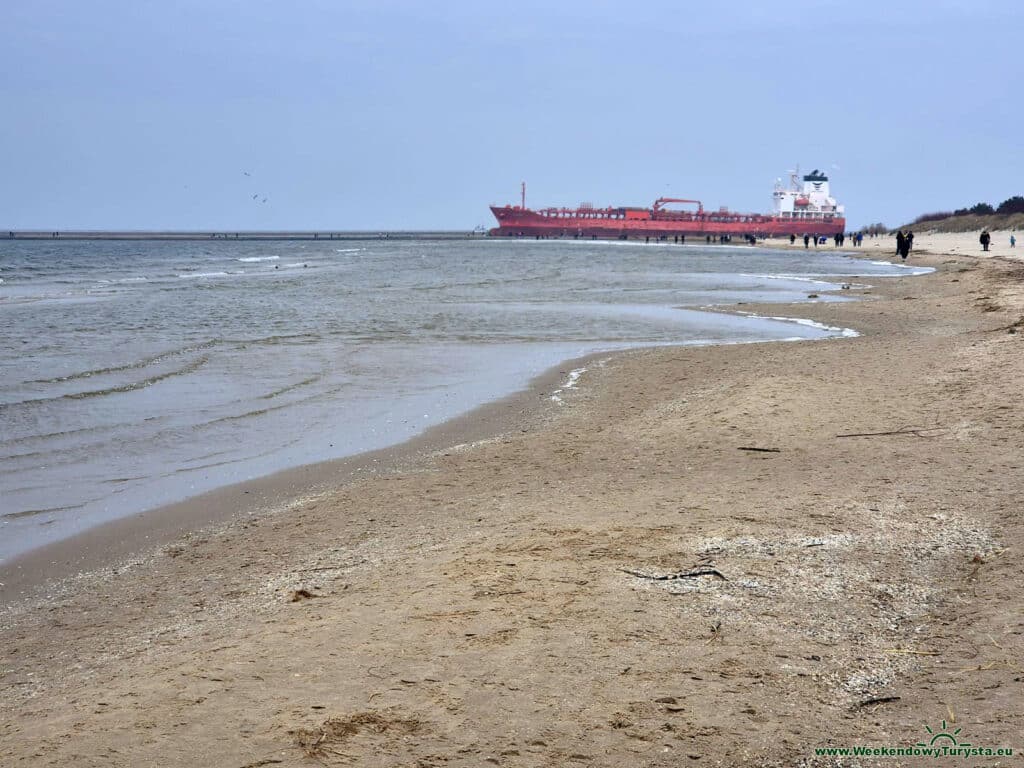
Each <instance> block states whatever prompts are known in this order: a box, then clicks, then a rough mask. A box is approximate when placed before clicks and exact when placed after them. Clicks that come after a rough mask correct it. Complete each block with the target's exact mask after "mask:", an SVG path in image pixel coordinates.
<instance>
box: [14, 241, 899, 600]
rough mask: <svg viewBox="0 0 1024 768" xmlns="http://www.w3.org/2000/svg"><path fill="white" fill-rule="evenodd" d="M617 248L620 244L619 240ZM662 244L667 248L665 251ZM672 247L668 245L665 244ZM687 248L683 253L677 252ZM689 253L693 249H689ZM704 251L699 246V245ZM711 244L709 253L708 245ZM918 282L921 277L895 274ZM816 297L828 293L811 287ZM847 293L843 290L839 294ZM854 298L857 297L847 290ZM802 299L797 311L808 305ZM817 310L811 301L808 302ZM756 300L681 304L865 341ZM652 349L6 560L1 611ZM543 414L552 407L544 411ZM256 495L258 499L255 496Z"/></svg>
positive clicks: (427, 448)
mask: <svg viewBox="0 0 1024 768" xmlns="http://www.w3.org/2000/svg"><path fill="white" fill-rule="evenodd" d="M612 242H613V243H614V241H612ZM655 245H659V244H655ZM660 245H662V246H664V245H665V244H660ZM677 247H682V246H677ZM687 247H689V246H687ZM694 247H696V246H694ZM700 247H703V246H700ZM721 247H722V248H734V249H737V250H742V249H743V248H746V247H748V246H732V245H723V246H721ZM837 253H840V254H841V255H845V256H850V257H856V256H858V254H857V253H855V252H851V251H837ZM893 276H895V277H914V276H917V275H913V274H908V275H893ZM846 277H847V276H832V277H829V276H823V277H822V278H821V280H820V281H818V282H821V281H828V280H832V281H838V280H840V279H846ZM808 290H821V289H820V288H809V289H808ZM826 293H831V294H834V295H837V296H838V295H839V293H840V292H839V291H838V290H835V291H830V292H826ZM843 293H845V294H846V295H848V296H849V295H851V294H856V293H857V289H855V290H853V291H849V292H847V291H844V292H843ZM802 303H805V302H799V303H797V304H794V305H792V306H800V305H801V304H802ZM806 303H810V302H806ZM789 305H790V304H788V303H786V302H779V303H774V302H770V303H768V304H766V305H765V306H767V307H777V306H789ZM752 306H754V304H752V303H746V302H741V303H740V304H737V305H734V304H713V305H707V306H679V307H674V309H678V310H683V311H689V312H703V313H709V314H720V315H734V316H737V317H744V318H753V319H759V320H765V321H778V322H788V323H793V324H795V325H802V326H809V327H813V328H816V329H818V330H821V331H826V332H832V333H836V334H837V335H838V336H841V337H849V336H851V335H856V332H855V331H852V330H851V329H849V328H839V327H834V326H827V325H822V324H820V323H815V322H814V321H809V320H805V319H803V318H797V317H782V316H777V315H773V314H756V313H753V312H750V311H747V309H749V307H752ZM801 340H807V341H813V340H821V341H824V340H827V339H801V338H799V337H791V338H780V339H776V340H764V341H761V340H757V341H721V342H703V341H700V342H691V343H679V344H669V345H661V344H656V345H653V346H654V347H660V346H667V347H669V348H672V347H675V346H681V347H688V346H720V345H730V344H743V343H754V344H760V343H774V342H775V341H801ZM645 348H648V346H647V345H641V346H637V347H628V348H621V349H613V350H604V351H598V352H592V353H588V354H584V355H581V356H578V357H573V358H569V359H566V360H562V361H560V362H559V363H556V364H555V365H553V366H552V367H550V368H548V369H547V370H545V371H544V372H542V373H541V374H539V375H537V376H534V377H531V378H530V379H528V380H527V381H526V382H525V383H524V385H523V387H522V389H520V390H518V391H516V392H513V393H511V394H510V395H507V396H502V397H498V398H497V399H494V400H489V401H486V402H483V403H481V404H480V405H479V406H476V407H474V408H472V409H470V410H469V411H467V412H465V413H463V414H462V415H458V416H455V417H454V418H450V419H446V420H445V421H443V422H441V423H439V424H436V425H434V426H432V427H429V428H427V429H426V430H425V431H423V432H421V433H419V434H417V435H414V436H413V437H411V438H409V439H406V440H402V441H401V442H399V443H395V444H392V445H388V446H384V447H383V448H379V449H373V450H369V451H363V452H360V453H357V454H352V455H348V456H342V457H339V458H335V459H326V460H322V461H315V462H312V463H307V464H299V465H295V466H292V467H286V468H285V469H281V470H277V471H274V472H271V473H269V474H267V475H261V476H258V477H254V478H251V479H248V480H244V481H241V482H231V483H228V484H226V485H222V486H218V487H215V488H213V489H211V490H207V491H203V492H201V493H198V494H196V495H194V496H190V497H187V498H184V499H180V500H177V501H172V502H169V503H161V504H159V505H157V506H154V507H150V508H146V509H143V510H140V511H137V512H133V513H131V514H128V515H126V516H124V517H117V518H114V519H111V520H107V521H105V522H101V523H98V524H95V525H92V526H90V527H88V528H85V529H83V530H80V531H78V532H76V533H73V534H71V535H70V536H66V537H64V538H61V539H57V540H56V541H50V542H47V543H43V544H41V545H37V546H33V547H32V548H30V549H28V550H24V551H21V552H18V553H16V554H14V555H12V556H10V557H9V558H7V559H6V560H4V561H0V606H3V605H4V604H5V603H7V602H10V601H12V600H18V599H22V598H25V597H28V596H29V595H30V594H32V593H35V592H38V591H39V590H41V589H43V588H44V587H45V586H46V584H47V583H49V582H53V581H55V580H60V579H66V578H69V577H72V576H75V575H76V574H79V573H81V572H84V571H89V570H94V569H98V568H103V567H116V566H117V564H118V563H119V562H127V561H135V560H138V558H140V557H142V556H144V555H146V556H148V555H151V554H152V553H153V552H155V551H157V550H158V549H159V548H160V547H162V546H166V545H167V544H169V543H171V542H172V541H173V540H175V539H176V538H178V537H180V536H182V535H186V534H189V533H194V532H197V531H199V530H204V529H207V528H210V529H215V528H216V527H218V526H221V525H226V524H229V523H231V522H233V521H237V520H238V519H240V518H243V517H251V516H260V515H266V514H274V513H275V512H276V511H278V510H279V509H281V508H283V507H287V506H289V505H291V504H294V503H297V502H298V501H300V500H301V499H303V498H306V497H309V496H310V495H314V494H322V493H326V492H329V491H330V490H336V489H337V488H338V487H340V486H342V485H344V484H345V483H347V482H350V481H352V480H354V479H356V478H359V477H364V476H368V475H371V474H373V473H381V472H388V471H395V470H398V469H400V468H403V467H409V466H411V465H413V464H415V463H416V462H418V461H423V460H424V459H426V458H429V456H430V455H431V454H432V453H433V452H436V451H437V450H440V449H443V448H445V447H446V446H449V445H450V444H451V441H453V440H457V441H459V442H461V443H466V442H474V441H478V440H485V439H494V438H497V437H498V436H500V434H501V433H502V432H503V431H505V430H507V429H508V428H510V427H511V426H512V425H513V423H514V421H516V420H519V421H521V420H523V419H524V418H525V419H530V418H543V414H542V413H537V414H533V415H532V416H526V415H525V414H526V413H527V410H528V409H530V408H531V407H532V408H534V409H535V410H536V409H537V408H536V405H531V404H532V403H533V401H534V400H536V399H538V398H543V397H545V395H546V393H547V391H548V390H551V389H554V387H555V386H556V385H557V384H558V377H559V376H564V375H565V374H566V372H567V371H568V370H569V369H571V368H574V367H578V366H580V365H586V364H587V363H588V362H591V361H593V360H596V359H599V358H601V357H605V356H608V355H616V354H624V353H629V352H635V351H638V350H641V349H645ZM540 410H542V409H540ZM246 497H248V498H246Z"/></svg>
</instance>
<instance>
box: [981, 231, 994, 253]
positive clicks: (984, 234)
mask: <svg viewBox="0 0 1024 768" xmlns="http://www.w3.org/2000/svg"><path fill="white" fill-rule="evenodd" d="M978 242H979V243H981V250H983V251H987V250H988V244H989V243H990V242H992V236H991V235H990V234H989V233H988V230H984V229H983V230H982V231H981V237H979V238H978Z"/></svg>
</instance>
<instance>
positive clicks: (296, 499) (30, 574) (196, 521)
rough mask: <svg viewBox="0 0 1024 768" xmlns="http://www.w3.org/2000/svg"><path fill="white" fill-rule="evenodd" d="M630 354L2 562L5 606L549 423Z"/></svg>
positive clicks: (550, 374) (582, 360)
mask: <svg viewBox="0 0 1024 768" xmlns="http://www.w3.org/2000/svg"><path fill="white" fill-rule="evenodd" d="M629 351H633V350H619V351H613V352H593V353H590V354H588V355H583V356H581V357H577V358H572V359H570V360H566V361H563V362H561V363H559V364H558V365H555V366H553V367H551V368H549V369H548V370H546V371H544V372H543V373H541V374H540V375H539V376H535V377H533V378H532V379H531V380H530V381H528V382H527V384H526V385H525V386H524V387H523V388H522V389H521V390H519V391H517V392H514V393H512V394H510V395H507V396H505V397H500V398H498V399H496V400H491V401H488V402H486V403H483V404H481V405H479V406H477V407H475V408H473V409H471V410H470V411H468V412H466V413H464V414H462V415H459V416H455V417H454V418H451V419H447V420H445V421H443V422H441V423H439V424H436V425H434V426H432V427H428V428H427V429H426V430H424V431H423V432H421V433H419V434H417V435H414V436H413V437H411V438H408V439H406V440H403V441H402V442H399V443H395V444H394V445H390V446H385V447H384V448H378V449H375V450H371V451H364V452H361V453H358V454H354V455H352V456H343V457H341V458H337V459H328V460H325V461H318V462H314V463H312V464H301V465H298V466H295V467H289V468H287V469H283V470H280V471H278V472H273V473H271V474H269V475H264V476H260V477H256V478H253V479H251V480H245V481H242V482H236V483H231V484H228V485H225V486H221V487H218V488H215V489H213V490H211V491H206V492H204V493H201V494H198V495H196V496H191V497H189V498H186V499H183V500H181V501H177V502H173V503H170V504H163V505H160V506H158V507H153V508H151V509H147V510H143V511H141V512H137V513H134V514H131V515H128V516H126V517H123V518H117V519H114V520H109V521H107V522H104V523H101V524H99V525H95V526H93V527H91V528H87V529H85V530H83V531H80V532H78V533H75V534H73V535H71V536H69V537H67V538H65V539H60V540H58V541H55V542H51V543H48V544H44V545H42V546H39V547H35V548H33V549H30V550H28V551H26V552H23V553H20V554H18V555H15V556H14V557H12V558H10V559H9V560H7V561H5V562H0V608H2V607H3V605H4V604H6V603H8V602H10V601H15V600H21V599H25V598H28V597H31V596H32V595H33V594H37V593H39V592H40V591H41V590H44V589H45V587H46V586H47V585H48V584H50V583H52V582H55V581H60V580H64V579H69V578H72V577H74V576H75V575H76V574H80V573H82V572H88V571H93V570H99V569H103V568H115V569H116V568H117V567H118V565H119V564H121V563H127V562H134V561H138V560H139V559H140V558H142V559H145V558H148V557H152V556H153V555H154V553H155V552H156V551H158V550H159V549H160V548H162V547H165V546H167V545H168V544H171V543H172V542H174V541H175V540H176V539H179V538H180V537H182V536H188V535H190V534H196V533H199V532H200V531H203V530H206V529H210V530H217V529H219V528H222V527H224V526H227V525H230V524H232V523H236V522H238V521H239V520H241V519H244V518H247V517H254V516H255V517H262V516H266V515H275V514H278V513H281V512H282V511H283V510H285V509H287V508H288V507H290V506H292V505H295V504H298V503H301V502H302V501H303V500H305V499H308V498H311V497H315V496H319V495H322V494H325V493H330V492H331V491H332V490H335V491H336V490H337V489H338V488H340V487H341V486H344V485H346V484H347V483H350V482H352V481H353V480H356V479H360V478H364V477H372V476H374V475H380V474H384V473H390V472H400V471H412V470H413V469H414V468H415V466H416V465H417V464H419V463H422V462H423V461H425V460H429V458H430V457H431V456H432V455H433V454H435V453H436V452H438V451H441V450H444V449H446V448H450V447H451V446H453V445H464V444H473V443H477V442H482V441H483V442H486V441H487V440H493V439H498V438H500V436H501V435H502V434H503V433H504V432H506V431H508V430H509V429H511V428H513V426H514V425H516V424H517V423H519V422H527V423H529V422H533V421H535V420H538V419H543V418H544V417H545V409H544V408H543V407H542V406H539V405H537V404H536V403H534V401H535V400H537V399H542V398H544V397H545V396H546V394H547V392H548V390H554V389H555V388H556V387H557V384H558V382H559V381H560V379H561V378H564V377H565V376H566V375H568V373H569V369H570V368H574V367H579V366H581V365H586V364H588V363H589V362H592V361H594V360H598V359H600V358H602V357H606V356H608V355H611V354H619V353H621V352H629ZM246 496H248V497H249V498H244V497H246Z"/></svg>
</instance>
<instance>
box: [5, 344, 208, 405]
mask: <svg viewBox="0 0 1024 768" xmlns="http://www.w3.org/2000/svg"><path fill="white" fill-rule="evenodd" d="M208 361H209V358H208V357H206V356H205V355H204V356H202V357H200V358H199V359H197V360H195V361H193V362H191V363H189V364H188V365H186V366H184V367H183V368H178V369H177V370H174V371H167V372H166V373H159V374H157V375H155V376H150V377H149V378H148V379H143V380H142V381H132V382H129V383H127V384H122V385H120V386H117V387H107V388H105V389H93V390H89V391H86V392H71V393H68V394H66V395H57V396H56V397H37V398H35V399H32V400H21V401H19V402H16V403H6V404H4V405H0V412H2V411H4V410H5V409H7V408H11V407H13V406H17V405H32V404H33V403H51V402H54V401H57V400H84V399H86V398H89V397H105V396H106V395H117V394H120V393H123V392H132V391H134V390H136V389H145V388H146V387H149V386H152V385H153V384H156V383H158V382H161V381H163V380H165V379H170V378H172V377H174V376H187V375H188V374H190V373H194V372H196V371H198V370H199V369H200V368H202V367H203V366H204V365H206V363H207V362H208Z"/></svg>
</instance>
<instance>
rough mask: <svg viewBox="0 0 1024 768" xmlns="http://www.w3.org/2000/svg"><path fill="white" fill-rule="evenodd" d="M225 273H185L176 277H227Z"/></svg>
mask: <svg viewBox="0 0 1024 768" xmlns="http://www.w3.org/2000/svg"><path fill="white" fill-rule="evenodd" d="M227 276H228V273H227V272H186V273H185V274H184V275H178V277H227Z"/></svg>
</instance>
